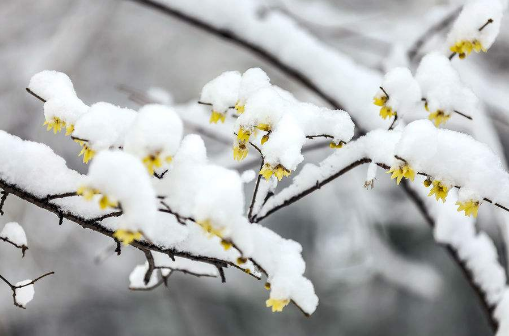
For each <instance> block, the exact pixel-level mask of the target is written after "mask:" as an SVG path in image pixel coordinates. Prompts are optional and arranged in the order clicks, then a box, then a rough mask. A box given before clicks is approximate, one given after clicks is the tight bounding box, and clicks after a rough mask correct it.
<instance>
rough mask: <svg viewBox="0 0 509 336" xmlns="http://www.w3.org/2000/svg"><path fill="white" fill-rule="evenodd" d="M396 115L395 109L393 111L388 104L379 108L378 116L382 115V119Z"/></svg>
mask: <svg viewBox="0 0 509 336" xmlns="http://www.w3.org/2000/svg"><path fill="white" fill-rule="evenodd" d="M395 115H396V111H393V110H392V108H390V107H389V106H383V107H382V108H381V109H380V117H382V119H384V120H385V119H387V118H391V117H394V116H395Z"/></svg>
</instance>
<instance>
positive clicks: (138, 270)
mask: <svg viewBox="0 0 509 336" xmlns="http://www.w3.org/2000/svg"><path fill="white" fill-rule="evenodd" d="M148 267H149V266H148V262H145V263H144V264H143V265H138V266H136V267H135V268H134V269H133V271H132V272H131V274H130V275H129V289H131V290H140V289H148V288H151V287H154V286H155V285H156V284H157V282H158V280H159V279H158V276H157V272H156V270H154V271H153V272H152V274H151V276H150V279H149V281H148V283H147V284H145V280H144V278H145V274H146V273H147V271H148Z"/></svg>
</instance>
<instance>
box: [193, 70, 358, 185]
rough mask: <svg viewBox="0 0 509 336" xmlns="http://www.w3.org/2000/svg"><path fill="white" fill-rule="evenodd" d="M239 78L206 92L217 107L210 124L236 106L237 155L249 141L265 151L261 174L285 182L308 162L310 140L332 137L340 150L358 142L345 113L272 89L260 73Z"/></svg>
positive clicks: (228, 77) (229, 76) (219, 81)
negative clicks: (306, 151) (304, 152)
mask: <svg viewBox="0 0 509 336" xmlns="http://www.w3.org/2000/svg"><path fill="white" fill-rule="evenodd" d="M239 76H240V74H238V73H236V72H227V73H224V74H222V75H220V76H219V77H217V78H216V79H214V80H212V81H211V82H209V83H208V84H207V85H206V86H205V87H204V89H203V91H202V98H201V99H202V101H204V100H205V99H208V100H207V101H205V102H208V103H210V104H212V105H213V111H212V117H211V120H213V119H214V120H215V117H214V115H215V114H214V113H217V111H216V110H215V109H216V107H215V106H218V107H217V108H219V107H222V108H224V107H227V108H231V107H232V104H233V102H235V105H234V106H235V109H236V112H237V113H238V114H239V117H238V119H237V120H236V122H235V129H234V130H233V132H235V134H236V139H235V140H234V148H233V156H234V158H235V159H236V160H243V159H244V158H245V157H246V156H247V154H248V152H249V145H250V144H249V143H250V142H251V143H252V144H253V145H256V146H260V151H261V154H262V156H263V159H264V166H263V167H262V170H261V171H260V174H261V175H263V176H264V177H265V178H266V179H270V178H271V177H272V176H275V177H276V178H277V179H278V180H281V179H282V178H283V177H284V176H289V175H290V174H291V172H292V171H294V170H295V169H296V168H297V166H298V165H299V164H300V163H301V162H302V160H303V159H304V158H303V156H302V153H301V151H302V147H303V145H304V143H305V141H306V138H315V137H324V138H330V139H331V144H330V145H331V147H332V148H340V147H341V146H342V145H343V144H344V143H347V142H348V141H350V139H351V138H352V137H353V134H354V124H353V122H352V120H351V118H350V116H349V115H348V114H347V113H346V112H344V111H339V110H335V111H333V110H329V109H326V108H321V107H317V106H315V105H312V104H307V103H301V102H299V101H297V100H296V99H295V98H294V97H293V96H292V95H291V94H290V93H288V92H286V91H284V90H282V89H280V88H278V87H276V86H272V85H271V84H270V80H269V78H268V76H267V75H266V74H265V72H263V71H262V70H261V69H258V68H253V69H249V70H247V71H246V72H245V73H244V74H243V75H242V77H241V78H240V82H239ZM228 90H231V91H229V94H228V95H227V94H225V92H226V91H228ZM213 94H216V96H213ZM220 112H221V113H223V112H225V110H221V111H220ZM221 118H222V119H224V115H223V117H221Z"/></svg>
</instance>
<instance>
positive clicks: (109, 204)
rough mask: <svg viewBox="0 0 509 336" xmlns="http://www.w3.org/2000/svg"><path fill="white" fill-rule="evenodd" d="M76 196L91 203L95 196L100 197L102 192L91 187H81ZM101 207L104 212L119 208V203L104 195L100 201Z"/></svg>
mask: <svg viewBox="0 0 509 336" xmlns="http://www.w3.org/2000/svg"><path fill="white" fill-rule="evenodd" d="M76 194H78V195H80V196H83V198H84V199H85V200H87V201H91V200H92V199H93V198H94V196H95V195H99V194H101V192H100V191H99V190H97V189H94V188H91V187H89V186H81V187H79V188H78V191H77V192H76ZM99 207H100V208H101V209H103V210H104V209H107V208H116V207H118V201H117V200H115V199H114V198H112V197H108V196H107V195H102V197H101V198H100V200H99Z"/></svg>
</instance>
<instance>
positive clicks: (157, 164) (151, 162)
mask: <svg viewBox="0 0 509 336" xmlns="http://www.w3.org/2000/svg"><path fill="white" fill-rule="evenodd" d="M166 159H168V158H166ZM170 161H171V160H170ZM143 164H144V165H145V167H147V170H148V172H149V173H150V175H154V171H155V170H156V168H161V167H162V165H163V163H162V161H161V156H160V155H159V153H157V154H152V155H148V156H146V157H145V158H143Z"/></svg>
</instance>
